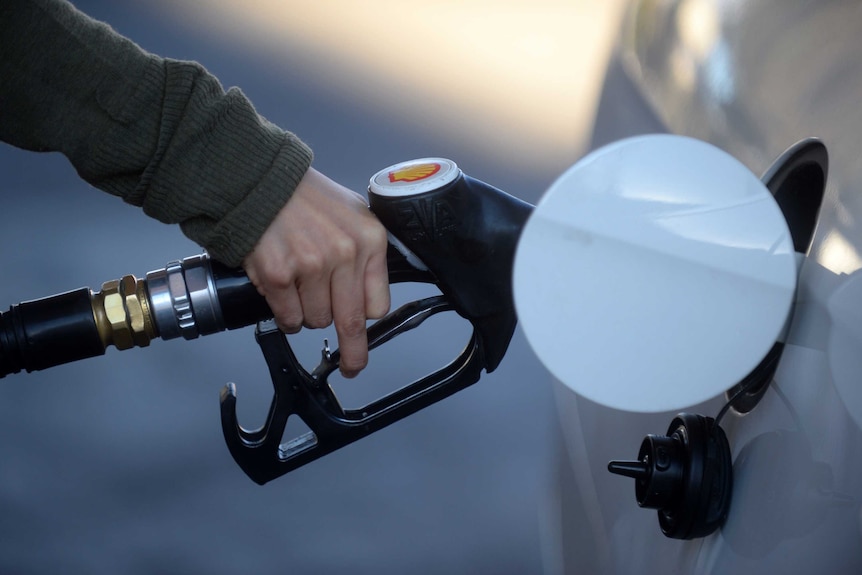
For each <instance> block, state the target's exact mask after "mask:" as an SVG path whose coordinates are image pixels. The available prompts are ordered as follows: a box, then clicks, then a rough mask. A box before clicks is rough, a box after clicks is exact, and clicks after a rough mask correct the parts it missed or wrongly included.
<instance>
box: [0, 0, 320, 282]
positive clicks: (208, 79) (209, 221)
mask: <svg viewBox="0 0 862 575" xmlns="http://www.w3.org/2000/svg"><path fill="white" fill-rule="evenodd" d="M0 139H2V140H3V141H5V142H8V143H10V144H12V145H14V146H18V147H21V148H26V149H29V150H36V151H58V152H61V153H63V154H64V155H65V156H66V157H68V158H69V160H70V161H71V163H72V165H73V166H74V167H75V169H76V170H77V171H78V173H79V174H80V176H81V177H82V178H83V179H84V180H86V181H87V182H89V183H90V184H92V185H93V186H95V187H97V188H100V189H102V190H104V191H106V192H109V193H111V194H114V195H117V196H119V197H121V198H123V199H124V200H125V201H126V202H129V203H130V204H133V205H136V206H140V207H142V208H143V210H144V212H145V213H146V214H148V215H150V216H152V217H154V218H156V219H158V220H160V221H162V222H165V223H171V224H173V223H178V224H180V226H181V228H182V230H183V232H184V233H185V234H186V235H187V236H188V237H189V238H191V239H192V240H194V241H195V242H197V243H199V244H201V245H202V246H203V247H205V248H206V249H207V250H208V251H209V252H210V254H211V255H212V256H213V257H215V258H216V259H218V260H220V261H222V262H224V263H226V264H228V265H233V266H236V265H239V264H240V263H241V262H242V259H243V257H244V256H245V255H246V254H247V253H248V252H250V251H251V249H252V248H253V247H254V245H255V243H256V242H257V240H258V239H259V238H260V236H261V234H262V233H263V231H264V230H265V229H266V228H267V227H268V226H269V224H270V222H271V221H272V220H273V218H274V217H275V215H276V213H277V212H278V210H279V209H280V208H281V207H282V206H283V205H284V203H285V202H286V201H287V200H288V199H289V197H290V195H291V193H292V192H293V190H294V189H295V188H296V186H297V184H298V183H299V180H300V179H301V178H302V176H303V175H304V174H305V172H306V170H307V169H308V167H309V166H310V164H311V160H312V154H311V151H310V150H309V149H308V147H307V146H306V145H304V144H303V143H302V142H301V141H300V140H299V139H298V138H297V137H296V136H294V135H293V134H291V133H289V132H286V131H284V130H282V129H280V128H278V127H276V126H275V125H273V124H271V123H270V122H268V121H267V120H265V119H264V118H262V117H261V116H259V115H258V114H257V113H256V112H255V110H254V108H253V107H252V105H251V103H250V102H249V101H248V99H247V98H246V97H245V96H244V95H243V94H242V93H241V92H240V91H239V90H238V89H236V88H231V89H230V90H227V91H225V90H224V89H223V88H222V86H221V85H220V84H219V82H218V80H216V78H214V77H213V76H212V75H210V74H209V73H208V72H207V71H206V70H205V69H204V68H203V67H202V66H200V65H199V64H197V63H194V62H180V61H175V60H169V59H163V58H160V57H157V56H154V55H152V54H149V53H147V52H145V51H144V50H142V49H141V48H139V47H138V46H136V45H135V44H134V43H133V42H131V41H130V40H128V39H126V38H123V37H122V36H120V35H118V34H117V33H115V32H114V31H113V30H111V29H110V28H109V27H108V26H107V25H105V24H102V23H99V22H96V21H94V20H92V19H90V18H89V17H87V16H85V15H84V14H82V13H80V12H79V11H77V10H76V9H75V8H74V7H72V6H71V5H70V4H68V3H67V2H65V1H64V0H2V2H0Z"/></svg>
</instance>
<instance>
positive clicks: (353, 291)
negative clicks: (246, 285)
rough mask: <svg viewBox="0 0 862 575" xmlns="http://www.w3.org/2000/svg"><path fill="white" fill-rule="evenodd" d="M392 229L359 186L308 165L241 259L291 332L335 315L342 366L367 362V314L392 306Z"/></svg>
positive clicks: (351, 368)
mask: <svg viewBox="0 0 862 575" xmlns="http://www.w3.org/2000/svg"><path fill="white" fill-rule="evenodd" d="M386 247H387V234H386V229H385V228H384V227H383V225H382V224H381V223H380V222H379V221H378V220H377V218H376V217H374V214H372V213H371V211H370V210H369V209H368V206H367V204H366V202H365V199H364V198H363V197H362V196H360V195H359V194H357V193H355V192H353V191H351V190H348V189H347V188H345V187H344V186H341V185H339V184H337V183H336V182H334V181H332V180H330V179H329V178H327V177H326V176H325V175H323V174H321V173H320V172H318V171H317V170H315V169H313V168H309V170H308V172H306V174H305V176H304V177H303V178H302V180H301V181H300V183H299V185H298V186H297V188H296V190H295V191H294V193H293V196H291V198H290V200H288V202H287V203H286V204H285V205H284V207H283V208H282V209H281V211H280V212H279V213H278V215H277V216H276V217H275V219H274V220H273V222H272V223H271V224H270V226H269V228H267V230H266V231H265V232H264V234H263V235H262V236H261V238H260V240H259V241H258V243H257V245H256V246H255V247H254V249H253V250H252V252H251V253H250V254H248V255H247V256H246V258H245V260H244V261H243V267H244V268H245V271H246V273H247V274H248V277H249V279H251V281H252V283H254V285H255V286H256V287H257V290H258V292H260V294H261V295H263V296H264V297H265V298H266V301H267V303H268V304H269V307H270V309H271V310H272V312H273V315H274V316H275V321H276V324H277V325H278V326H279V328H280V329H281V330H282V331H284V332H287V333H296V332H297V331H299V330H300V329H301V328H302V327H303V326H305V327H311V328H323V327H326V326H328V325H330V324H331V323H333V322H334V323H335V331H336V333H337V334H338V345H339V350H340V353H341V361H340V366H339V367H340V369H341V373H342V374H343V375H344V376H345V377H355V376H356V375H357V374H358V373H359V371H361V370H362V369H363V368H364V367H365V366H366V365H367V363H368V339H367V336H366V333H365V321H366V319H377V318H380V317H383V316H384V315H386V313H387V312H388V311H389V305H390V298H389V278H388V274H387V269H386Z"/></svg>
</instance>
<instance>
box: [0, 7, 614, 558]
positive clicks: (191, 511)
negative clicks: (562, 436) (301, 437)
mask: <svg viewBox="0 0 862 575" xmlns="http://www.w3.org/2000/svg"><path fill="white" fill-rule="evenodd" d="M581 3H583V4H588V3H587V2H579V3H576V4H581ZM430 4H432V5H433V3H430ZM443 4H447V5H448V3H443ZM542 4H543V3H542V2H538V3H535V6H536V7H537V10H538V9H540V7H541V6H542ZM77 5H78V6H79V7H80V8H81V9H83V10H84V11H85V12H88V13H89V14H91V15H93V16H95V17H97V18H100V19H103V20H105V21H107V22H109V23H110V24H111V25H112V26H114V27H115V28H116V29H117V30H118V31H120V32H121V33H123V34H125V35H127V36H129V37H131V38H132V39H134V40H135V41H136V42H138V43H139V44H141V45H142V46H143V47H144V48H146V49H148V50H150V51H153V52H156V53H158V54H160V55H163V56H169V57H172V58H180V59H194V60H198V61H200V62H201V63H203V64H204V65H205V66H206V67H207V68H208V69H209V70H210V71H211V72H213V73H214V74H215V75H216V76H218V77H219V78H220V79H221V80H222V82H223V83H224V85H225V86H232V85H236V86H240V87H241V88H242V89H243V91H244V92H245V93H246V94H247V95H248V96H249V97H250V99H251V100H252V101H253V102H254V103H255V106H256V107H257V108H258V110H259V111H260V112H261V113H262V114H263V115H264V116H266V117H267V118H268V119H270V120H271V121H273V122H275V123H276V124H279V125H281V126H284V127H286V128H288V129H290V130H292V131H294V132H296V133H297V134H299V135H300V136H301V137H302V138H303V139H305V140H306V141H307V142H309V143H310V144H311V145H312V147H313V148H314V149H315V151H316V160H315V165H316V167H318V169H320V170H321V171H323V172H324V173H327V174H328V175H330V176H331V177H333V178H334V179H336V180H338V181H340V182H341V183H343V184H345V185H347V186H349V187H352V188H353V189H356V190H359V191H364V190H365V186H366V183H367V179H368V177H369V176H370V175H371V174H372V173H373V172H375V171H376V170H378V169H381V168H383V167H385V166H387V165H390V164H392V163H395V162H398V161H401V160H406V159H410V158H414V157H423V156H433V155H439V156H444V157H450V158H452V159H454V160H456V161H457V162H458V163H459V165H460V166H461V167H462V168H463V169H464V171H465V172H467V173H469V174H470V175H472V176H474V177H477V178H479V179H482V180H485V181H487V182H489V183H492V184H494V185H496V186H497V187H499V188H501V189H504V190H506V191H508V192H510V193H513V194H514V195H517V196H519V197H522V198H523V199H525V200H527V201H530V202H535V201H536V200H537V199H538V197H539V196H540V194H541V192H542V191H543V190H544V189H545V188H546V187H547V186H548V184H549V183H550V182H551V181H552V180H553V179H554V178H555V177H556V176H557V175H559V173H560V172H561V171H562V170H563V169H565V167H567V166H568V164H570V163H572V162H573V161H575V160H576V159H577V157H578V156H579V155H580V154H581V153H583V149H581V142H583V141H585V140H584V134H583V133H581V132H583V130H581V132H578V133H574V132H573V134H572V137H571V140H570V141H569V143H568V144H566V145H561V144H560V141H559V139H554V138H548V139H547V140H545V141H544V144H542V142H543V141H542V140H541V138H539V137H537V136H530V137H531V138H532V140H531V142H532V143H531V146H532V147H533V148H534V150H533V151H534V152H535V153H536V154H538V155H542V152H543V150H542V145H545V146H547V151H548V153H546V154H544V158H545V159H544V160H542V161H538V160H537V161H535V162H531V161H529V160H524V157H523V156H521V157H520V159H519V160H518V161H514V160H513V155H514V154H517V153H518V150H517V148H512V147H509V148H507V147H506V142H501V141H491V140H489V141H488V145H487V146H482V145H479V144H478V143H477V142H478V141H479V140H481V138H479V139H477V137H476V134H481V133H487V134H490V135H493V134H494V133H495V132H494V130H499V129H505V126H506V118H505V117H501V119H500V120H499V121H498V122H496V123H495V122H494V121H493V120H487V119H486V120H481V119H480V120H475V121H471V120H470V118H469V117H463V116H459V114H464V111H463V110H456V109H453V110H452V111H451V112H452V113H451V114H450V113H447V109H446V107H445V101H443V102H444V103H443V104H439V102H441V100H438V99H435V98H434V97H433V96H429V97H428V98H427V99H426V100H424V101H418V100H417V102H416V109H417V110H418V111H421V113H419V112H417V114H416V115H417V116H421V117H420V118H419V119H414V121H407V120H405V119H404V117H403V116H398V117H393V116H392V114H390V113H388V112H387V110H386V109H385V108H384V109H381V108H380V107H375V106H374V105H372V104H373V102H369V101H368V100H367V98H368V97H369V96H368V92H367V91H366V92H363V96H362V97H361V98H358V100H359V101H354V99H352V97H351V96H352V94H353V93H355V91H354V88H356V91H358V90H359V87H358V86H359V85H358V84H357V85H354V86H351V85H350V84H349V83H347V84H345V85H341V86H337V85H334V84H333V83H332V79H331V78H330V77H328V76H325V75H324V76H322V77H313V76H309V73H310V72H309V70H310V69H313V58H314V57H315V54H318V55H319V53H310V54H306V55H304V54H296V53H293V54H291V55H290V57H286V58H285V59H284V60H282V59H280V58H278V55H277V53H276V52H275V51H274V50H259V49H256V48H255V47H254V43H253V42H252V41H249V42H248V43H241V42H235V41H232V40H231V38H229V37H226V36H225V35H224V34H222V33H218V32H216V33H213V32H212V28H205V27H203V26H202V24H201V22H200V21H197V20H194V14H195V12H194V11H195V10H202V9H203V8H202V6H203V4H202V3H201V2H188V3H182V6H184V7H185V8H188V12H185V13H182V11H181V10H179V11H177V10H175V9H174V8H176V6H173V7H172V8H169V4H168V3H166V2H157V3H148V2H144V1H143V0H135V1H130V2H123V3H116V2H108V1H83V0H82V1H80V2H78V3H77ZM530 5H531V6H533V5H534V4H530ZM450 9H451V6H450ZM540 45H541V44H540ZM312 52H313V51H312ZM605 55H606V51H603V50H601V49H598V48H596V53H595V54H594V55H590V54H587V55H584V54H581V55H580V56H579V59H578V60H577V61H578V62H581V61H583V60H585V59H586V60H587V61H592V59H594V58H597V59H599V60H601V59H602V58H604V57H605ZM303 58H305V60H303ZM309 62H311V64H309ZM294 64H296V65H295V66H294ZM569 72H570V73H574V74H577V70H571V71H569ZM478 80H481V79H478ZM349 81H351V82H356V81H357V79H356V78H352V79H349ZM584 81H585V82H586V81H593V82H595V83H597V85H598V83H600V81H601V77H600V76H599V77H596V78H593V79H592V80H590V79H587V78H584ZM596 89H597V88H596ZM390 96H391V94H390ZM487 98H488V99H489V101H492V100H493V99H494V98H495V94H494V92H493V89H492V87H489V93H488V94H487ZM435 102H436V103H438V104H439V107H441V108H440V109H439V110H437V114H438V116H434V115H433V114H431V113H430V112H429V110H433V109H434V107H435V105H438V104H435ZM522 105H525V106H530V105H531V104H530V102H524V103H523V104H522ZM573 105H574V104H573ZM409 109H410V104H409V102H408V103H404V104H403V105H402V106H401V110H400V111H399V113H400V114H404V113H405V110H406V111H407V113H408V115H409ZM548 113H549V114H553V113H554V112H553V110H549V111H548ZM591 113H592V109H591V108H589V106H586V107H585V109H584V111H583V114H585V115H586V116H588V117H589V116H590V114H591ZM459 117H461V118H462V119H461V120H457V118H459ZM438 118H447V119H448V120H450V121H449V122H448V123H445V122H443V123H442V124H441V123H440V122H438V121H437V120H438ZM452 118H456V121H455V122H451V119H452ZM483 121H484V122H486V124H484V125H483V124H482V122H483ZM441 122H442V121H441ZM459 122H461V124H460V125H461V127H462V128H461V129H459V127H458V126H459ZM441 126H442V127H441ZM483 126H484V127H483ZM495 126H496V127H495ZM575 128H577V126H574V125H573V130H574V129H575ZM583 128H585V129H588V128H589V122H587V123H586V124H585V125H584V126H583ZM483 130H486V132H483ZM468 131H469V132H471V133H472V134H473V136H468V135H465V133H466V132H468ZM489 137H492V136H489ZM517 137H518V136H517V134H514V135H513V136H512V138H513V140H514V139H517ZM0 178H2V179H0V182H2V183H0V189H2V208H0V213H2V216H3V217H2V225H0V246H2V251H0V264H2V270H3V272H2V280H0V306H2V307H3V308H5V307H6V306H8V305H10V304H12V303H17V302H19V301H22V300H26V299H31V298H36V297H42V296H46V295H50V294H53V293H57V292H60V291H65V290H68V289H74V288H77V287H80V286H85V285H86V286H90V287H92V288H94V289H98V287H99V286H100V285H101V283H102V282H103V281H106V280H109V279H114V278H118V277H120V276H122V275H124V274H127V273H134V274H135V275H137V276H138V277H140V276H142V275H143V274H145V273H146V272H147V271H148V270H152V269H155V268H160V267H163V266H164V265H165V264H166V263H167V262H168V261H171V260H173V259H177V258H181V257H185V256H187V255H192V254H195V253H197V252H199V248H198V247H197V246H195V245H194V244H192V243H191V242H190V241H188V240H187V239H185V238H184V237H183V236H182V235H181V234H180V232H179V230H178V229H175V228H173V227H169V226H164V225H162V224H159V223H158V222H154V221H151V220H149V219H147V218H146V217H143V216H142V215H141V214H140V213H139V212H138V211H137V210H136V209H135V208H133V207H130V206H127V205H125V204H123V203H122V202H120V201H119V200H117V199H116V198H113V197H111V196H108V195H106V194H103V193H101V192H98V191H95V190H93V189H91V188H89V187H88V186H87V185H86V184H83V183H82V182H81V181H80V180H79V179H78V178H77V176H76V174H75V173H74V170H73V169H72V168H71V167H70V166H69V164H68V163H67V162H66V160H65V159H64V158H62V157H60V156H58V155H56V154H51V155H45V154H42V155H39V154H32V153H26V152H22V151H19V150H15V149H13V148H10V147H8V146H0ZM414 294H415V292H414V291H412V290H411V288H409V287H407V288H401V287H399V288H398V290H396V292H395V296H396V298H401V300H403V299H405V298H410V299H412V297H413V296H414ZM453 330H454V332H455V333H456V334H457V335H458V336H459V337H461V340H462V341H461V342H460V343H459V344H458V345H461V343H466V341H467V335H468V334H467V332H466V330H465V328H464V326H463V325H459V324H458V322H454V323H453V322H451V321H450V322H446V321H444V322H441V323H439V324H433V325H430V326H428V328H427V329H425V328H424V326H423V329H420V330H418V331H417V332H416V333H415V334H411V335H410V337H409V338H405V342H403V343H392V344H387V345H386V346H384V348H383V349H381V350H380V352H379V353H375V354H373V355H372V358H371V361H372V366H371V367H370V368H369V370H368V372H367V374H366V375H365V377H364V378H363V380H362V381H359V382H356V383H354V382H350V384H349V386H347V385H345V386H344V387H342V386H339V387H338V389H339V390H341V389H344V391H345V393H346V394H348V396H349V395H350V394H351V393H358V394H359V396H358V397H360V399H357V400H356V401H361V398H362V391H361V387H362V386H363V385H365V384H364V382H370V383H369V385H370V386H371V387H372V389H379V388H380V383H379V382H381V381H382V382H385V386H391V387H393V388H394V387H397V385H400V384H405V383H407V382H408V378H411V379H412V378H414V377H416V376H418V375H421V373H418V372H417V370H421V369H423V367H427V368H429V369H434V368H436V367H439V366H440V365H441V363H440V362H442V360H443V359H444V358H445V359H449V358H451V357H454V353H455V352H457V346H455V348H454V350H453V346H452V340H453V339H454V337H453V336H452V335H451V334H452V331H453ZM327 336H328V337H330V339H331V340H332V339H334V338H333V337H332V334H331V332H329V333H328V335H327V332H326V331H324V332H322V333H321V332H304V333H302V334H300V335H298V336H295V337H292V338H291V340H290V341H291V344H292V345H294V346H295V347H296V349H297V353H298V355H299V356H300V358H309V364H311V363H312V362H313V361H314V359H315V358H316V357H317V354H318V353H319V347H320V345H321V342H322V339H323V337H327ZM312 365H313V364H312ZM229 380H230V381H234V382H236V383H237V386H238V388H239V415H240V419H241V421H242V422H243V424H244V425H246V426H248V427H251V426H254V424H255V423H259V422H260V421H261V420H262V418H263V416H264V414H265V412H266V408H267V405H268V402H269V397H270V393H271V386H270V384H269V381H268V375H267V373H266V368H265V365H264V362H263V359H262V357H261V356H260V352H259V350H258V348H257V346H256V345H255V343H254V339H253V329H252V328H248V329H245V330H238V331H237V332H232V333H225V334H218V335H214V336H210V337H207V338H202V339H199V340H195V341H192V342H185V341H181V340H173V341H169V342H161V341H156V342H154V343H153V344H152V345H151V346H150V348H148V349H144V350H140V349H139V350H133V351H127V352H123V353H120V352H116V351H115V350H112V351H110V352H109V353H108V354H107V355H106V356H105V357H103V358H97V359H92V360H88V361H84V362H79V363H77V364H73V365H67V366H62V367H58V368H55V369H52V370H49V371H46V372H39V373H34V374H29V375H26V374H18V375H15V376H10V377H7V378H6V379H5V380H4V381H2V382H0V461H2V465H0V573H3V574H6V573H8V574H29V573H32V574H37V573H38V574H41V573H44V574H48V573H51V574H54V573H66V574H75V573H88V574H95V573H111V574H113V573H125V574H137V573H141V574H144V573H147V574H150V573H208V574H212V575H218V574H229V573H256V574H269V573H296V574H305V573H334V572H346V573H354V574H357V575H359V574H364V573H369V574H370V573H375V574H385V573H392V574H402V573H416V574H419V573H422V574H424V573H430V574H433V573H447V574H457V573H472V574H486V573H487V574H513V575H514V574H531V573H540V572H542V571H543V568H544V567H543V565H544V564H545V562H544V560H543V547H542V529H543V527H542V525H543V523H544V521H545V520H546V515H547V514H548V513H549V509H550V508H549V505H551V506H552V505H553V502H551V501H549V500H548V493H549V491H550V489H549V485H550V483H551V474H552V469H553V461H552V459H553V454H554V446H553V441H554V440H553V433H552V426H553V425H554V417H555V410H554V406H553V397H552V391H551V386H550V379H549V376H548V375H547V374H546V372H545V370H544V369H543V368H542V366H541V365H540V364H539V363H538V360H537V359H536V358H535V356H534V355H533V354H532V352H531V351H530V350H529V348H528V346H527V345H526V343H525V341H524V338H523V336H522V334H521V332H520V331H518V332H516V335H515V338H514V340H513V342H512V345H511V347H510V350H509V352H508V355H507V356H506V359H505V360H504V361H503V363H502V365H501V366H500V367H499V369H498V370H497V371H496V372H495V373H493V374H491V375H486V376H484V377H483V378H482V379H481V381H480V382H479V383H477V384H476V385H474V386H472V387H471V388H468V389H467V390H465V391H463V392H461V393H459V394H456V395H455V396H453V397H451V398H449V399H447V400H445V401H443V402H441V403H439V404H437V405H435V406H432V407H431V408H428V409H426V410H424V411H422V412H420V413H418V414H416V415H414V416H412V417H410V418H408V419H406V420H404V421H402V422H399V423H397V424H395V425H393V426H391V427H389V428H387V429H385V430H383V431H381V432H379V433H377V434H374V435H372V436H371V437H368V438H366V439H364V440H362V441H360V442H358V443H355V444H353V445H351V446H349V447H347V448H344V449H342V450H340V451H338V452H336V453H334V454H332V455H329V456H327V457H325V458H323V459H321V460H318V461H317V462H314V463H312V464H310V465H308V466H306V467H304V468H301V469H299V470H297V471H295V472H293V473H291V474H289V475H287V476H285V477H283V478H281V479H280V480H276V481H275V482H273V483H270V484H268V485H267V486H264V487H259V486H257V485H255V484H253V483H252V482H251V481H250V480H249V479H248V478H246V477H245V475H244V474H243V473H242V472H241V471H240V470H239V468H238V467H236V465H235V464H234V462H233V460H232V459H231V457H230V455H229V454H228V451H227V448H226V447H225V446H224V443H223V438H222V434H221V429H220V421H219V415H218V391H219V389H220V388H221V386H222V385H224V383H226V382H227V381H229Z"/></svg>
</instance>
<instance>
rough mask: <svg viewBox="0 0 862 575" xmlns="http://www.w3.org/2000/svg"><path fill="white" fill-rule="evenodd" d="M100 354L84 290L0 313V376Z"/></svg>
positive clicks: (98, 338) (87, 295)
mask: <svg viewBox="0 0 862 575" xmlns="http://www.w3.org/2000/svg"><path fill="white" fill-rule="evenodd" d="M104 353H105V346H104V344H103V343H102V340H101V338H100V337H99V331H98V329H97V328H96V318H95V317H94V316H93V308H92V305H91V303H90V290H89V289H87V288H81V289H78V290H75V291H70V292H66V293H62V294H58V295H54V296H50V297H46V298H43V299H39V300H33V301H27V302H23V303H20V304H18V305H13V306H12V307H10V308H9V311H6V312H3V313H2V314H0V377H4V376H6V375H8V374H10V373H18V372H19V371H21V370H22V369H24V370H27V371H28V372H30V371H38V370H40V369H47V368H49V367H54V366H56V365H60V364H63V363H68V362H70V361H76V360H79V359H84V358H88V357H95V356H98V355H103V354H104Z"/></svg>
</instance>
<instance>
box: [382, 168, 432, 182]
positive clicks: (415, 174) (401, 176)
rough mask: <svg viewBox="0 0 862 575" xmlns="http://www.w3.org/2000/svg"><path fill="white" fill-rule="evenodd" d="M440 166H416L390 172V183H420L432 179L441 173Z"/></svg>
mask: <svg viewBox="0 0 862 575" xmlns="http://www.w3.org/2000/svg"><path fill="white" fill-rule="evenodd" d="M440 168H441V166H440V164H437V163H433V164H414V165H412V166H407V167H405V168H402V169H400V170H395V171H392V172H389V183H390V184H394V183H396V182H418V181H419V180H424V179H425V178H430V177H431V176H433V175H434V174H436V173H437V172H439V171H440Z"/></svg>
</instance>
